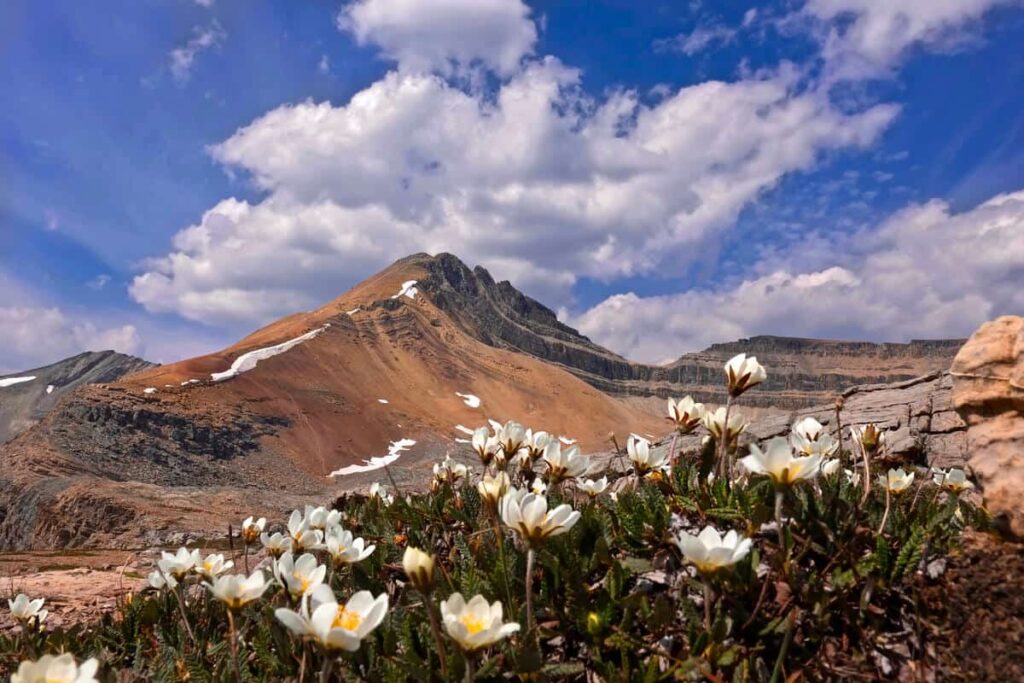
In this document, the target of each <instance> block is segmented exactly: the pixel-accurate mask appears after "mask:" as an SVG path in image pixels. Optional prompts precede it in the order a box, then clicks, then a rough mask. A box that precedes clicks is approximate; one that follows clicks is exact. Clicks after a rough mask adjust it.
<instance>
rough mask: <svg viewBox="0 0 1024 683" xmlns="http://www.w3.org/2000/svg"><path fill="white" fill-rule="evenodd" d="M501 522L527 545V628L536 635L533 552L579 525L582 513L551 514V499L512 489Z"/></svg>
mask: <svg viewBox="0 0 1024 683" xmlns="http://www.w3.org/2000/svg"><path fill="white" fill-rule="evenodd" d="M501 518H502V520H503V521H504V522H505V524H506V525H508V526H510V527H511V528H512V529H513V530H515V532H516V533H518V534H519V536H520V538H522V539H523V542H524V543H525V544H526V617H527V618H526V622H527V623H526V628H527V630H528V631H530V632H533V629H534V626H535V625H536V622H535V621H534V618H533V565H534V561H535V557H534V550H535V548H536V546H538V545H539V544H540V543H541V542H543V541H545V540H547V539H548V538H550V537H552V536H558V535H560V534H564V533H566V532H567V531H569V530H570V529H571V528H572V527H573V526H574V525H575V524H576V522H578V521H579V519H580V513H579V511H578V510H573V509H572V507H571V506H569V505H566V504H562V505H559V506H558V507H556V508H555V509H554V510H551V511H548V499H547V498H545V497H544V496H540V495H537V494H535V493H527V492H526V491H523V490H519V489H511V490H510V491H509V492H508V493H506V494H505V496H504V497H503V498H502V499H501Z"/></svg>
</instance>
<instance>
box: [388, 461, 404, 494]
mask: <svg viewBox="0 0 1024 683" xmlns="http://www.w3.org/2000/svg"><path fill="white" fill-rule="evenodd" d="M384 473H385V474H387V475H388V481H390V482H391V485H392V486H394V487H395V495H396V496H398V497H399V498H401V497H402V489H400V488H398V482H396V481H395V477H394V476H393V475H392V474H391V468H390V467H389V466H387V465H385V466H384Z"/></svg>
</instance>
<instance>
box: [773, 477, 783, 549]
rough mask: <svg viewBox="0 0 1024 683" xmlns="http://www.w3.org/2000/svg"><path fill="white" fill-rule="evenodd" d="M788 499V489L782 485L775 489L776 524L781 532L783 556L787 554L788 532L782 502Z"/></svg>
mask: <svg viewBox="0 0 1024 683" xmlns="http://www.w3.org/2000/svg"><path fill="white" fill-rule="evenodd" d="M785 501H786V489H784V488H782V487H781V486H780V487H778V488H776V489H775V526H776V527H778V532H779V548H780V549H781V550H782V553H783V556H785V554H786V533H785V531H784V530H783V528H782V504H783V503H784V502H785Z"/></svg>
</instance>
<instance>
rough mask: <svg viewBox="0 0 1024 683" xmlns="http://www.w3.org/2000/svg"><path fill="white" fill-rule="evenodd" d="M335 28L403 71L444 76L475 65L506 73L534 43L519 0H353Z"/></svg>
mask: <svg viewBox="0 0 1024 683" xmlns="http://www.w3.org/2000/svg"><path fill="white" fill-rule="evenodd" d="M338 26H339V28H341V29H342V30H344V31H348V32H350V33H351V34H352V35H353V36H355V38H356V40H358V41H359V43H361V44H372V45H376V46H378V47H379V48H380V49H381V51H382V52H383V54H384V55H385V56H386V57H388V58H389V59H392V60H394V61H396V62H398V63H399V65H400V66H401V67H402V68H403V69H411V70H414V71H437V72H440V73H444V74H452V73H455V72H457V71H460V70H462V69H465V68H468V67H472V66H475V65H482V66H485V67H487V68H489V69H492V70H494V71H496V72H498V73H499V74H502V75H508V74H511V73H512V72H514V71H515V70H516V68H517V67H518V65H519V62H520V60H521V59H522V58H523V57H524V56H526V55H528V54H530V53H531V52H533V46H534V43H536V41H537V29H536V26H535V25H534V23H533V21H532V20H531V19H530V8H529V7H528V6H527V5H526V4H525V3H524V2H522V1H521V0H430V2H424V1H423V0H355V1H354V2H351V3H349V4H348V5H346V6H345V7H343V8H342V10H341V12H340V13H339V15H338Z"/></svg>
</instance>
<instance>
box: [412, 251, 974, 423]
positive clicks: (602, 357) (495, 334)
mask: <svg viewBox="0 0 1024 683" xmlns="http://www.w3.org/2000/svg"><path fill="white" fill-rule="evenodd" d="M408 260H409V261H414V262H416V263H417V265H419V266H420V267H422V268H423V269H424V270H426V271H427V272H428V273H430V277H429V278H428V279H427V280H426V281H424V282H421V283H420V284H419V286H420V287H421V288H422V289H423V290H424V291H427V292H429V293H430V295H431V297H432V298H433V300H434V301H435V302H436V304H437V306H438V307H439V308H441V309H442V310H444V311H445V312H446V313H448V315H449V316H450V317H451V318H452V319H453V320H454V321H455V322H456V323H457V324H458V325H459V326H460V327H462V329H463V330H464V331H465V332H466V333H467V334H469V335H470V336H472V337H474V338H476V339H478V340H480V341H482V342H484V343H485V344H488V345H489V346H494V347H498V348H505V349H510V350H514V351H519V352H522V353H527V354H529V355H531V356H535V357H537V358H540V359H541V360H544V361H547V362H549V363H556V364H558V365H561V366H562V367H564V368H565V369H566V370H568V371H569V372H571V373H572V374H574V375H576V376H577V377H579V378H580V379H582V380H583V381H585V382H587V383H588V384H590V385H591V386H594V387H596V388H598V389H600V390H601V391H604V392H605V393H608V394H612V395H614V396H659V397H666V396H669V395H680V394H684V393H685V394H691V395H693V396H694V398H696V399H698V400H701V401H705V402H709V403H722V402H724V401H725V393H724V389H723V385H722V365H723V364H724V363H725V361H727V360H728V359H729V358H731V357H732V356H734V355H736V354H737V353H747V354H751V355H755V356H757V357H758V358H759V359H760V360H761V362H762V363H763V364H764V365H766V366H767V367H769V368H771V372H770V373H769V375H768V381H767V382H765V383H764V384H762V385H761V386H759V387H758V389H757V390H756V391H754V392H751V393H750V394H748V396H747V397H745V399H744V400H745V401H746V402H747V403H749V404H752V405H757V406H762V407H772V408H782V409H797V408H805V407H810V406H813V405H815V404H818V403H821V402H823V401H827V400H830V399H831V398H833V397H834V396H835V395H836V394H838V393H840V392H842V391H843V390H845V389H849V388H850V387H853V386H856V385H863V384H885V383H892V382H903V381H908V380H911V379H914V378H916V377H920V376H922V375H927V374H929V373H932V372H938V371H943V370H947V369H948V368H949V364H950V362H951V361H952V360H953V356H954V355H955V354H956V352H957V349H959V348H960V345H961V344H962V343H963V340H962V339H950V340H925V341H912V342H910V343H907V344H874V343H870V342H847V341H829V340H820V339H798V338H791V337H771V336H760V337H752V338H750V339H741V340H739V341H736V342H730V343H727V344H714V345H712V346H711V347H709V348H707V349H705V350H704V351H700V352H697V353H688V354H685V355H684V356H682V357H680V358H679V359H678V360H676V361H675V362H673V363H670V364H668V365H664V366H655V365H645V364H642V363H634V362H631V361H629V360H627V359H626V358H623V357H622V356H619V355H618V354H615V353H613V352H611V351H609V350H608V349H605V348H603V347H601V346H599V345H598V344H595V343H594V342H592V341H591V340H590V339H588V338H587V337H586V336H584V335H582V334H580V333H579V332H577V331H576V330H574V329H573V328H571V327H569V326H568V325H566V324H564V323H562V322H560V321H559V320H558V318H557V316H556V315H555V313H554V311H552V310H551V309H549V308H547V307H546V306H544V305H543V304H541V303H539V302H537V301H535V300H534V299H531V298H530V297H528V296H526V295H524V294H523V293H521V292H520V291H519V290H517V289H516V288H515V287H513V286H512V285H511V284H509V283H508V282H495V281H494V279H493V278H492V277H491V275H490V273H488V272H487V270H485V269H484V268H481V267H479V266H477V267H476V268H473V269H470V268H469V267H468V266H466V265H465V264H464V263H463V262H462V261H460V260H459V259H458V258H456V257H455V256H452V255H451V254H439V255H437V256H428V255H426V254H417V255H415V256H411V257H409V259H408Z"/></svg>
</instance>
